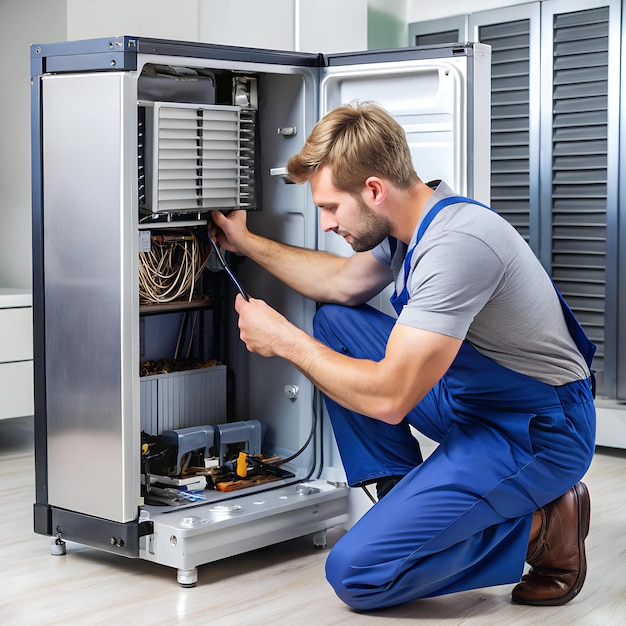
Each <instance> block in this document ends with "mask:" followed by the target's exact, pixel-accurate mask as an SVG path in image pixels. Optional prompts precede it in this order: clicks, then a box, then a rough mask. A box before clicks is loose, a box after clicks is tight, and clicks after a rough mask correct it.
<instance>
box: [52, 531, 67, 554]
mask: <svg viewBox="0 0 626 626" xmlns="http://www.w3.org/2000/svg"><path fill="white" fill-rule="evenodd" d="M65 548H66V546H65V541H63V539H61V533H57V536H56V537H55V538H54V539H53V540H52V541H51V542H50V554H52V555H53V556H63V555H64V554H65Z"/></svg>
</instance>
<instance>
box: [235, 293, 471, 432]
mask: <svg viewBox="0 0 626 626" xmlns="http://www.w3.org/2000/svg"><path fill="white" fill-rule="evenodd" d="M235 308H236V309H237V312H238V313H239V330H240V335H241V339H242V340H243V341H244V343H245V344H246V347H247V348H248V350H250V351H252V352H256V353H258V354H261V355H262V356H280V357H282V358H284V359H287V360H288V361H290V362H291V363H292V364H293V365H294V366H295V367H297V368H298V369H299V370H300V371H301V372H302V373H303V374H304V375H305V376H306V377H307V378H308V379H309V380H310V381H311V382H312V383H313V384H315V385H316V386H317V387H318V388H319V389H320V390H321V391H322V392H323V393H324V394H326V395H327V396H329V397H330V398H332V399H333V400H335V401H336V402H337V403H339V404H341V405H342V406H345V407H346V408H348V409H350V410H353V411H356V412H358V413H362V414H363V415H368V416H370V417H373V418H375V419H379V420H381V421H384V422H388V423H390V424H397V423H399V422H400V421H402V419H403V418H404V417H405V416H406V414H407V413H408V412H409V411H411V409H413V408H414V407H415V405H417V403H418V402H419V401H420V400H421V399H422V398H423V397H424V396H425V395H426V393H428V391H430V389H431V388H432V387H433V385H434V384H435V383H436V382H437V381H438V380H439V379H440V378H441V377H442V376H443V375H444V374H445V373H446V371H447V370H448V368H449V367H450V365H451V364H452V361H453V360H454V358H455V356H456V354H457V352H458V351H459V348H460V347H461V343H462V340H461V339H455V338H453V337H448V336H446V335H441V334H439V333H433V332H430V331H425V330H420V329H417V328H413V327H410V326H405V325H403V324H396V325H395V326H394V328H393V330H392V332H391V335H390V337H389V341H388V343H387V349H386V353H385V356H384V358H383V359H382V360H381V361H371V360H367V359H355V358H352V357H348V356H345V355H343V354H339V353H337V352H335V351H334V350H331V349H330V348H328V347H327V346H325V345H324V344H322V343H320V342H319V341H317V340H316V339H314V338H313V337H311V336H310V335H308V334H307V333H305V332H304V331H302V330H300V329H298V328H296V327H295V326H293V324H291V323H289V322H288V321H287V320H286V319H285V318H284V317H283V316H282V315H280V314H279V313H277V312H276V311H274V309H272V308H271V307H269V306H268V305H267V304H266V303H265V302H263V301H261V300H254V299H252V300H250V302H245V301H244V300H243V298H241V297H240V296H238V297H237V300H236V302H235Z"/></svg>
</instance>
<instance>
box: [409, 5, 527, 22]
mask: <svg viewBox="0 0 626 626" xmlns="http://www.w3.org/2000/svg"><path fill="white" fill-rule="evenodd" d="M527 3H528V2H527V1H525V0H463V2H459V0H437V1H436V2H433V0H407V10H406V18H407V23H409V24H412V23H413V22H425V21H427V20H435V19H440V18H442V17H450V16H451V15H460V14H466V13H477V12H478V11H487V10H489V9H501V8H503V7H508V6H513V5H516V4H527Z"/></svg>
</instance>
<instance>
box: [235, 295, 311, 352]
mask: <svg viewBox="0 0 626 626" xmlns="http://www.w3.org/2000/svg"><path fill="white" fill-rule="evenodd" d="M235 310H236V311H237V313H239V336H240V338H241V340H242V341H243V342H244V343H245V344H246V348H248V350H249V351H250V352H255V353H257V354H260V355H261V356H285V353H286V351H288V349H289V346H291V345H293V342H294V341H297V338H296V336H297V335H298V334H300V333H302V331H300V330H299V329H298V328H296V327H295V326H294V325H293V324H291V323H290V322H288V321H287V320H286V319H285V318H284V317H283V316H282V315H281V314H280V313H278V312H277V311H276V310H274V309H273V308H272V307H271V306H269V305H268V304H267V303H266V302H264V301H263V300H256V299H254V298H250V301H249V302H246V301H245V300H244V299H243V298H242V297H241V295H237V298H236V299H235Z"/></svg>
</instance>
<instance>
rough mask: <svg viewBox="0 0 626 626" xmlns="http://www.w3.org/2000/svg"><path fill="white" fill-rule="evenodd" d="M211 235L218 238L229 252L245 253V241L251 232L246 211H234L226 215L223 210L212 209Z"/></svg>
mask: <svg viewBox="0 0 626 626" xmlns="http://www.w3.org/2000/svg"><path fill="white" fill-rule="evenodd" d="M211 219H212V220H213V226H211V237H213V239H216V238H217V242H218V243H219V244H220V246H222V248H224V250H228V251H229V252H239V253H242V254H245V251H244V248H245V245H244V242H245V239H246V237H247V236H248V235H249V234H250V231H249V230H248V227H247V225H246V220H247V214H246V211H243V210H241V211H232V212H231V213H229V214H228V215H224V214H223V213H222V212H221V211H212V212H211Z"/></svg>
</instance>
